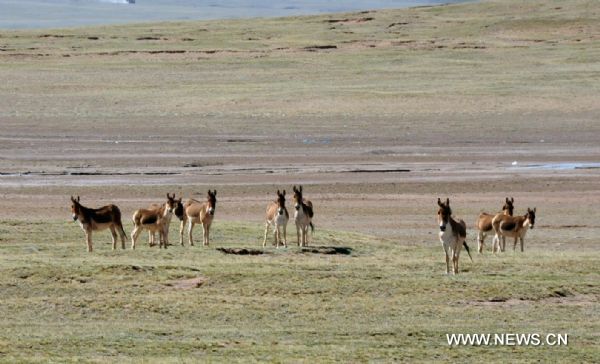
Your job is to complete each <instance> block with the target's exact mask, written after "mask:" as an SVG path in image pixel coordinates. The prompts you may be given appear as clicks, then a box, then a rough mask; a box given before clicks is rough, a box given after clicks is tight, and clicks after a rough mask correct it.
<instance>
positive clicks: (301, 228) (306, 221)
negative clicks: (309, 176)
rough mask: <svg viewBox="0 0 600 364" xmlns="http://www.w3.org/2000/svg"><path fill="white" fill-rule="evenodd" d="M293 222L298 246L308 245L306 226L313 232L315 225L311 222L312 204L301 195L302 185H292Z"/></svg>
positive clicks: (312, 214)
mask: <svg viewBox="0 0 600 364" xmlns="http://www.w3.org/2000/svg"><path fill="white" fill-rule="evenodd" d="M293 190H294V209H295V210H296V211H295V212H294V222H295V223H296V235H297V237H298V245H299V246H307V245H308V227H309V226H310V229H311V231H312V232H313V233H314V231H315V227H314V225H313V223H312V218H313V216H314V212H313V204H312V202H310V201H309V200H305V199H304V198H303V197H302V186H298V188H296V186H294V188H293Z"/></svg>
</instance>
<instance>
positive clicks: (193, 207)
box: [179, 190, 217, 246]
mask: <svg viewBox="0 0 600 364" xmlns="http://www.w3.org/2000/svg"><path fill="white" fill-rule="evenodd" d="M216 208H217V190H215V191H214V192H212V191H211V190H208V194H207V195H206V202H200V201H198V200H194V199H189V200H188V201H187V202H186V203H185V204H184V205H183V220H182V221H181V227H180V228H179V242H180V243H181V246H183V229H184V227H185V224H186V223H187V222H188V221H189V225H188V234H189V242H190V245H194V238H193V237H192V230H193V229H194V225H195V224H202V237H203V244H204V245H208V241H209V238H210V225H211V224H212V221H213V218H214V217H215V210H216Z"/></svg>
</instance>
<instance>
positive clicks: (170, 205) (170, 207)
mask: <svg viewBox="0 0 600 364" xmlns="http://www.w3.org/2000/svg"><path fill="white" fill-rule="evenodd" d="M175 207H177V204H176V200H175V194H173V196H170V195H169V193H167V202H165V215H167V214H170V213H172V212H173V211H174V210H175Z"/></svg>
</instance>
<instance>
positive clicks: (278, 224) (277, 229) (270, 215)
mask: <svg viewBox="0 0 600 364" xmlns="http://www.w3.org/2000/svg"><path fill="white" fill-rule="evenodd" d="M265 219H266V223H265V240H264V241H263V247H265V246H266V245H267V235H268V234H269V227H273V235H274V236H275V247H277V248H279V244H280V243H282V244H283V246H285V247H286V248H287V234H286V229H287V223H288V220H289V219H290V214H289V213H288V210H287V208H286V207H285V190H283V192H280V191H279V190H277V200H275V201H273V202H270V203H269V205H267V214H266V216H265ZM281 230H283V239H281Z"/></svg>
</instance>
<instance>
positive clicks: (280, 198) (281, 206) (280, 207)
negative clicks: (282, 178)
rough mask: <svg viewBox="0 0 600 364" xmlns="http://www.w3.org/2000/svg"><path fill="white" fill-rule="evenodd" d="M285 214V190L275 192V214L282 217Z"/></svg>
mask: <svg viewBox="0 0 600 364" xmlns="http://www.w3.org/2000/svg"><path fill="white" fill-rule="evenodd" d="M284 212H285V190H283V192H280V191H279V190H277V213H278V214H279V215H283V213H284Z"/></svg>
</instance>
